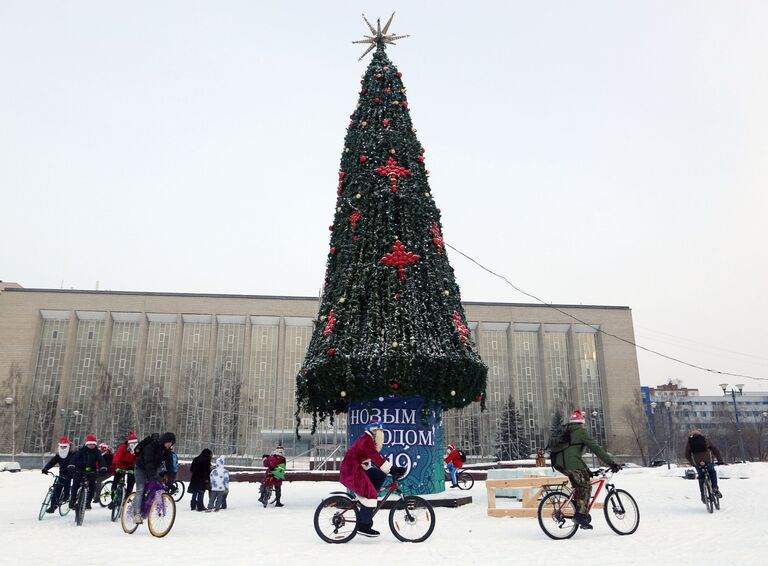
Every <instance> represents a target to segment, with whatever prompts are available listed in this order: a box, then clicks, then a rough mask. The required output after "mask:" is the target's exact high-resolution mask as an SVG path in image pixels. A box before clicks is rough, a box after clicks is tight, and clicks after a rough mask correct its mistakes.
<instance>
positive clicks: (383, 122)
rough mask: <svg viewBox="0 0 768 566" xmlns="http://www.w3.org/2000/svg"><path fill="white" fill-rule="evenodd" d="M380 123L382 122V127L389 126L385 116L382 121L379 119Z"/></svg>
mask: <svg viewBox="0 0 768 566" xmlns="http://www.w3.org/2000/svg"><path fill="white" fill-rule="evenodd" d="M381 123H382V124H384V127H385V128H386V127H387V126H389V120H387V119H386V118H385V119H384V120H382V121H381Z"/></svg>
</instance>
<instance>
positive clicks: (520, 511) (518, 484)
mask: <svg viewBox="0 0 768 566" xmlns="http://www.w3.org/2000/svg"><path fill="white" fill-rule="evenodd" d="M567 481H568V480H567V479H566V478H565V477H562V478H561V477H560V476H554V477H553V476H531V477H528V478H518V479H512V480H486V482H485V488H486V489H487V490H488V515H489V516H491V517H535V516H536V515H537V512H538V508H539V499H541V494H542V493H543V491H544V486H545V485H558V484H560V483H563V482H567ZM497 489H522V490H523V504H522V506H521V507H512V508H507V509H498V508H497V507H496V490H497ZM602 506H603V505H602V504H601V503H598V502H595V503H594V505H592V509H601V508H602Z"/></svg>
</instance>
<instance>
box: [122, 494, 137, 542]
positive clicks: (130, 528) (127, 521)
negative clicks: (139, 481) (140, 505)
mask: <svg viewBox="0 0 768 566" xmlns="http://www.w3.org/2000/svg"><path fill="white" fill-rule="evenodd" d="M134 497H136V494H135V493H131V494H130V495H129V496H128V497H126V498H125V503H123V507H122V509H121V510H120V524H121V525H122V527H123V531H124V532H126V533H128V534H129V535H132V534H133V533H134V532H135V531H136V529H138V528H139V525H137V524H136V523H134V522H133V498H134Z"/></svg>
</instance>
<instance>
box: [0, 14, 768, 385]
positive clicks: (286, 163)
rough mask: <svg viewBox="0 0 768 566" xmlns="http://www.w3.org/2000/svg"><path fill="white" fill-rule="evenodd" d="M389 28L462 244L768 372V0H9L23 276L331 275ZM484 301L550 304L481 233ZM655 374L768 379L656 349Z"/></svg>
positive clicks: (206, 279)
mask: <svg viewBox="0 0 768 566" xmlns="http://www.w3.org/2000/svg"><path fill="white" fill-rule="evenodd" d="M393 10H397V15H396V16H395V20H394V23H393V26H392V31H394V32H397V33H408V34H411V35H412V37H411V38H409V39H406V40H403V41H401V42H399V44H398V45H397V46H395V47H391V48H389V51H388V52H389V56H390V57H391V59H392V60H393V62H394V63H395V64H396V65H397V66H398V67H399V69H400V71H402V72H403V75H404V76H403V81H404V82H405V85H406V86H407V87H408V100H409V104H410V108H411V116H412V119H413V121H414V124H415V126H416V127H417V128H418V137H419V139H420V141H421V142H422V145H424V147H425V148H426V150H427V152H426V157H427V165H428V167H429V169H430V171H431V173H432V174H431V176H430V186H431V189H432V193H433V195H434V197H435V200H436V202H437V205H438V206H439V207H440V208H441V209H442V213H443V223H444V235H445V238H446V240H447V241H448V242H449V243H450V244H452V245H454V246H455V247H457V248H459V249H461V250H462V251H464V252H465V253H467V254H469V255H471V256H473V257H474V258H476V259H477V260H478V261H479V262H481V263H483V264H485V265H487V266H488V267H489V268H491V269H493V270H495V271H498V272H500V273H503V274H504V275H506V276H507V277H509V278H510V279H511V280H512V281H513V282H514V283H515V284H516V285H518V286H520V287H521V288H523V289H525V290H527V291H529V292H531V293H534V294H535V295H537V296H539V297H541V298H543V299H544V300H546V301H548V302H554V303H566V304H579V303H583V304H597V305H627V306H629V307H631V308H632V312H633V316H634V322H635V332H636V337H637V340H638V343H640V344H643V345H646V346H648V347H650V348H655V349H658V350H661V351H663V352H665V353H667V354H669V355H672V356H675V357H680V358H684V359H685V360H688V361H690V362H692V363H695V364H698V365H703V366H707V367H712V368H715V369H719V370H721V371H728V372H735V373H745V374H749V375H753V376H756V377H762V378H766V379H768V332H766V327H767V326H768V298H766V290H768V260H767V257H768V228H767V227H766V226H768V190H767V187H766V184H767V183H766V181H768V104H766V101H768V61H767V59H768V33H766V30H768V3H766V2H763V1H761V0H754V1H752V2H746V1H729V2H722V1H721V2H714V1H702V0H691V1H673V2H670V1H669V0H662V1H655V2H654V1H647V0H646V1H643V2H631V3H630V2H612V1H611V2H609V1H604V2H586V1H580V2H573V1H561V2H555V1H550V2H546V3H541V2H510V1H505V2H482V1H474V2H453V1H442V2H439V3H435V2H429V3H428V2H414V1H410V2H400V1H391V2H340V1H339V2H329V1H324V2H303V3H302V2H253V1H252V2H246V1H240V2H236V1H215V2H214V1H210V2H192V1H188V0H184V1H181V0H179V1H175V2H171V1H157V0H153V1H145V2H141V1H135V0H134V1H131V2H106V1H103V0H99V1H92V2H75V1H71V2H61V1H49V2H33V1H29V0H20V1H9V0H0V219H2V239H1V240H0V279H2V280H5V281H17V282H19V283H20V284H22V285H23V286H25V287H49V288H59V287H61V286H62V285H63V287H64V288H70V287H74V288H76V289H93V288H94V287H95V286H96V282H97V281H98V282H99V285H100V288H101V289H113V290H130V291H171V292H173V291H182V292H200V293H248V294H279V295H309V296H315V295H317V293H318V291H319V288H320V286H321V283H322V279H323V271H324V262H325V256H326V252H327V246H328V240H329V233H328V229H327V227H328V225H329V224H330V223H331V221H332V218H333V211H334V206H335V199H336V185H337V171H338V164H339V158H340V155H341V151H342V146H343V140H344V135H345V127H346V125H347V123H348V121H349V120H348V116H349V114H350V113H351V112H352V110H353V109H354V106H355V103H356V100H357V92H358V90H359V78H360V75H361V74H362V73H363V72H364V70H365V66H366V65H367V63H368V61H369V60H370V56H369V57H368V58H366V59H365V60H364V61H362V62H358V60H357V58H358V57H359V56H360V54H361V53H362V52H363V50H364V47H362V46H358V45H352V44H351V43H350V42H351V41H352V40H354V39H358V38H361V37H362V35H363V34H364V33H366V28H365V25H364V23H363V21H362V19H361V18H360V13H361V12H362V11H364V12H365V13H366V14H367V15H368V16H370V17H373V18H375V17H376V16H381V17H382V19H384V18H386V17H388V15H389V14H390V13H391V11H393ZM450 257H451V261H452V265H453V266H454V268H455V270H456V276H457V279H458V283H459V285H460V286H461V288H462V296H463V298H464V299H466V300H478V301H504V302H532V301H531V299H529V298H528V297H526V296H524V295H521V294H520V293H518V292H517V291H515V290H514V289H512V288H510V287H508V286H507V285H506V284H504V283H503V282H500V281H499V280H497V279H494V278H493V277H492V276H490V275H488V274H487V273H485V272H484V271H482V270H480V269H479V268H477V267H476V266H474V265H473V264H471V263H469V262H468V261H467V260H465V259H463V258H461V257H460V256H459V255H458V254H456V253H452V254H451V255H450ZM638 359H639V362H640V375H641V382H642V383H643V384H645V385H656V384H659V383H664V382H665V381H667V380H668V379H670V378H673V379H682V380H683V382H684V384H686V385H689V386H698V387H700V388H702V391H703V392H704V393H709V394H714V393H716V392H718V391H719V390H718V389H717V386H716V384H717V383H720V382H728V383H730V384H735V383H741V382H744V383H746V384H747V389H751V390H756V389H761V390H763V391H768V381H762V382H761V381H752V380H748V379H744V378H733V377H726V378H723V377H721V376H717V375H712V374H708V373H705V372H702V371H698V370H694V369H690V368H686V367H684V366H681V365H679V364H676V363H673V362H670V361H667V360H663V359H659V358H656V357H654V356H651V355H649V354H646V353H643V352H638Z"/></svg>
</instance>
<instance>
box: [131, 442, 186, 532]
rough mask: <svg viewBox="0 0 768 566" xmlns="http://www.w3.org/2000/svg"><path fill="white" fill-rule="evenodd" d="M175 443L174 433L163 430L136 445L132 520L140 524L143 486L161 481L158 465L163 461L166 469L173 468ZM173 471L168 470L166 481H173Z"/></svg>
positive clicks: (141, 520)
mask: <svg viewBox="0 0 768 566" xmlns="http://www.w3.org/2000/svg"><path fill="white" fill-rule="evenodd" d="M174 444H176V435H175V434H173V433H172V432H164V433H163V434H162V435H161V436H160V437H159V438H158V437H157V435H156V434H155V435H152V436H148V437H146V438H145V439H144V440H142V441H141V442H140V443H139V444H138V445H137V447H136V451H137V452H138V453H137V454H136V462H135V463H134V468H133V474H134V476H135V477H136V495H135V496H134V498H133V522H134V523H136V524H137V525H140V524H141V523H142V522H143V519H142V517H141V503H142V500H143V498H144V488H145V487H146V486H147V483H149V482H151V481H153V482H158V483H160V482H161V478H160V467H161V466H162V464H163V463H165V469H166V470H173V457H172V456H171V447H172V446H173V445H174ZM172 474H173V472H172V471H169V477H168V481H173V476H172Z"/></svg>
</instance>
